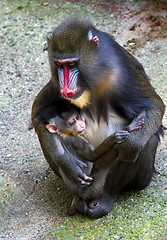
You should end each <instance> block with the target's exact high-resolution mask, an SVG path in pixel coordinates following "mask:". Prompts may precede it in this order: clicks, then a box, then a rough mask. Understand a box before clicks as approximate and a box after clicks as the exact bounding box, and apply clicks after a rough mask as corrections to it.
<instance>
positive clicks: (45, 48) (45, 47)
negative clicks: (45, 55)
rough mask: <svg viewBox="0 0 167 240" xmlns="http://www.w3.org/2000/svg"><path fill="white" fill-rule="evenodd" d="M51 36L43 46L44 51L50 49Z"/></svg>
mask: <svg viewBox="0 0 167 240" xmlns="http://www.w3.org/2000/svg"><path fill="white" fill-rule="evenodd" d="M49 41H50V38H49V37H47V43H46V44H45V45H44V46H43V51H46V50H48V44H49Z"/></svg>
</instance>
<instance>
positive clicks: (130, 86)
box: [32, 16, 165, 218]
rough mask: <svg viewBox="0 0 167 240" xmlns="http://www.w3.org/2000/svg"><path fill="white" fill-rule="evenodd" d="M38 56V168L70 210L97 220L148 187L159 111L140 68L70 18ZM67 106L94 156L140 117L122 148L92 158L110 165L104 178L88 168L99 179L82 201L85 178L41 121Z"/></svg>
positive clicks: (110, 40) (113, 45)
mask: <svg viewBox="0 0 167 240" xmlns="http://www.w3.org/2000/svg"><path fill="white" fill-rule="evenodd" d="M45 50H48V55H49V62H50V69H51V80H50V81H49V82H48V83H47V84H46V86H45V87H44V88H43V89H42V90H41V91H40V93H39V94H38V96H37V97H36V99H35V101H34V104H33V107H32V122H33V125H34V128H35V131H36V133H37V134H38V138H39V141H40V143H41V147H42V150H43V153H44V155H45V158H46V160H47V161H48V163H49V164H50V166H51V168H52V169H53V171H54V172H55V173H56V174H57V175H59V176H60V177H62V178H63V180H64V182H65V183H66V185H67V186H68V187H69V185H70V187H69V188H70V190H71V191H72V193H73V194H74V200H73V204H72V206H73V209H74V210H75V211H79V212H81V213H83V214H88V215H89V216H90V217H92V218H99V217H102V216H104V215H106V214H108V213H109V212H110V210H111V208H112V204H113V202H114V200H115V199H116V197H117V196H118V195H119V193H120V192H121V191H122V190H123V189H125V188H131V189H143V188H145V187H146V186H147V185H148V184H149V183H150V181H151V178H152V175H153V172H154V160H155V153H156V149H157V146H158V142H159V137H160V135H163V127H162V118H163V115H164V110H165V106H164V104H163V102H162V100H161V98H160V97H159V96H158V95H157V93H156V92H155V90H154V88H153V87H152V86H151V84H150V82H149V79H148V77H147V75H146V73H145V71H144V69H143V67H142V65H141V64H140V63H139V62H138V61H137V60H136V59H135V58H134V57H133V56H131V55H130V54H129V53H128V52H127V51H126V50H125V49H123V48H122V47H121V46H120V45H118V43H116V42H115V41H114V39H113V38H112V37H111V36H110V35H108V34H107V33H104V32H101V31H99V30H97V29H96V28H94V27H93V26H92V24H91V23H90V22H89V21H88V20H85V19H83V18H81V17H77V16H70V17H69V18H68V19H67V20H65V21H64V22H62V23H61V24H60V25H59V26H58V27H57V28H56V29H55V30H54V31H53V33H52V34H51V36H50V37H49V38H48V45H47V46H45ZM69 105H75V106H77V108H78V109H82V113H84V115H85V118H86V124H87V133H88V138H89V143H90V144H91V145H93V147H94V148H96V147H98V146H99V145H100V144H101V143H102V142H103V141H104V140H105V139H106V138H107V137H108V136H110V135H112V134H113V133H115V132H116V131H123V130H126V129H125V128H126V125H128V124H129V123H131V121H132V120H133V119H134V118H136V117H137V116H138V115H139V114H140V113H141V112H142V111H144V112H145V117H144V120H145V121H144V124H143V125H142V128H141V129H139V130H138V131H132V132H131V133H130V134H129V135H128V137H127V138H126V140H125V141H123V142H122V143H116V144H115V145H114V146H113V143H112V141H111V148H110V147H109V146H107V147H106V149H109V150H107V151H106V152H105V153H104V151H103V149H102V151H101V152H102V153H103V154H102V155H103V156H101V155H99V156H100V157H99V158H100V159H101V160H103V159H104V160H105V159H109V158H111V161H112V164H110V165H109V166H108V170H107V171H108V174H106V165H105V167H104V168H105V170H104V169H103V165H102V164H101V166H100V167H97V166H96V163H94V165H93V169H92V172H94V171H96V172H97V171H99V174H98V176H101V177H99V179H94V180H93V181H92V184H93V186H95V187H94V188H93V189H92V191H93V194H92V192H91V195H90V196H89V194H88V195H86V197H85V195H84V194H83V195H82V189H83V192H84V191H85V189H87V188H89V187H90V186H91V185H92V184H91V185H90V186H88V184H90V177H91V174H90V176H87V175H86V173H85V170H84V169H85V167H86V166H85V163H83V162H82V161H81V160H80V159H79V158H77V157H76V155H75V152H74V151H69V150H68V149H67V148H66V146H65V142H63V139H62V138H61V136H59V135H57V134H51V133H50V132H49V131H48V130H47V129H46V127H45V122H44V118H43V116H44V114H45V111H47V109H48V108H52V107H53V108H54V109H56V112H54V115H56V114H57V115H59V113H60V112H62V111H65V110H63V109H65V108H66V107H67V106H69ZM107 144H109V142H108V141H107ZM102 146H103V148H104V147H105V144H102ZM111 153H112V154H111ZM113 153H114V154H113ZM107 161H108V160H107ZM97 162H98V161H97ZM104 174H106V175H105V176H106V177H105V181H103V183H102V189H103V191H102V192H101V193H100V194H96V191H97V193H98V190H97V189H96V181H98V184H99V182H100V179H104V177H103V176H104ZM83 182H85V187H83ZM81 183H82V184H81ZM87 183H88V184H87ZM73 185H74V186H75V188H74V189H73V188H72V186H73ZM76 186H77V187H76ZM88 192H89V191H88ZM92 195H93V196H94V197H93V198H92V197H91V196H92Z"/></svg>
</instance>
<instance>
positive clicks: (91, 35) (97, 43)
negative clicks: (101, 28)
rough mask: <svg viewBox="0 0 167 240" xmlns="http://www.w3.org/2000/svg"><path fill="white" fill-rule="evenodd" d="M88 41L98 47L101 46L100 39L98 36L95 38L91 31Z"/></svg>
mask: <svg viewBox="0 0 167 240" xmlns="http://www.w3.org/2000/svg"><path fill="white" fill-rule="evenodd" d="M88 40H89V41H91V42H94V43H95V44H96V46H97V47H98V46H99V39H98V37H97V36H95V37H93V33H92V31H91V30H90V31H89V32H88Z"/></svg>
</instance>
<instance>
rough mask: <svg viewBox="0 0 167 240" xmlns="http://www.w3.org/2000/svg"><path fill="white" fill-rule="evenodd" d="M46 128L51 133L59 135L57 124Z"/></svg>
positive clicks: (48, 125)
mask: <svg viewBox="0 0 167 240" xmlns="http://www.w3.org/2000/svg"><path fill="white" fill-rule="evenodd" d="M46 128H47V129H48V131H49V132H50V133H58V128H57V127H56V124H55V123H52V124H47V125H46Z"/></svg>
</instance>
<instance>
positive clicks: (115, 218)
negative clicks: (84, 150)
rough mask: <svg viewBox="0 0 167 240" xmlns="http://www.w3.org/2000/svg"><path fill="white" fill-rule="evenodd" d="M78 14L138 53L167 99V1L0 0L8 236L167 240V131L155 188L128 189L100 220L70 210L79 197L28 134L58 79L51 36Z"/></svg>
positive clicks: (0, 126)
mask: <svg viewBox="0 0 167 240" xmlns="http://www.w3.org/2000/svg"><path fill="white" fill-rule="evenodd" d="M72 12H74V13H77V14H80V15H85V16H86V17H88V18H90V19H91V21H92V22H93V24H94V25H96V26H97V27H98V28H99V29H101V30H104V31H107V32H109V33H111V34H112V35H113V36H114V37H115V39H116V40H117V41H118V42H119V43H120V44H121V45H122V46H124V47H125V48H126V49H128V50H129V51H130V52H131V53H132V54H133V55H134V56H135V57H137V59H138V60H139V61H140V62H141V63H142V64H143V66H144V67H145V69H146V72H147V73H148V75H149V76H150V77H151V79H152V84H153V86H154V87H155V88H156V91H157V92H158V94H159V95H160V96H161V97H162V99H163V101H164V102H165V104H167V1H145V0H143V1H142V0H141V1H140V0H138V1H137V0H125V1H123V0H122V1H121V0H119V1H107V0H106V1H104V0H103V1H93V0H92V1H87V0H86V1H84V0H78V1H73V0H71V1H66V0H62V1H60V0H57V1H56V0H48V1H47V0H46V1H44V0H40V1H31V0H23V1H19V0H18V1H17V0H16V1H12V0H4V1H3V0H2V1H0V16H1V20H0V27H1V36H0V43H1V45H0V53H1V54H0V75H1V80H0V86H1V88H0V90H1V91H0V110H1V111H0V134H1V143H0V153H1V154H0V157H1V159H0V211H1V215H0V223H1V226H0V239H5V240H8V239H128V240H129V239H143V240H146V239H158V240H159V239H166V235H167V206H166V204H167V161H166V160H167V136H165V137H164V139H162V141H161V145H160V146H159V148H158V151H157V155H156V174H155V176H154V178H153V181H152V183H151V185H150V186H149V187H148V188H147V189H145V190H143V191H140V192H131V193H125V194H123V195H122V196H121V197H120V198H119V199H118V200H117V201H116V203H115V204H114V206H113V209H112V211H111V213H110V214H109V215H108V216H106V217H103V218H102V219H98V220H96V221H94V220H91V219H88V218H87V217H84V216H80V215H74V216H70V215H69V210H70V204H71V200H72V196H71V194H70V193H69V192H68V191H67V189H66V188H65V186H64V184H63V183H62V181H61V180H60V179H58V177H56V176H55V175H54V174H53V173H52V171H51V170H50V168H49V166H48V164H47V162H46V161H45V159H44V157H43V154H42V151H41V148H40V145H39V142H38V139H37V136H36V134H35V132H34V130H32V131H28V123H29V120H30V115H31V106H32V103H33V100H34V98H35V96H36V95H37V93H38V92H39V91H40V89H41V88H42V87H43V86H44V85H45V84H46V83H47V82H48V80H49V78H50V73H49V66H48V59H47V53H45V52H43V51H42V48H43V46H44V44H45V43H46V36H47V35H48V34H49V33H50V32H51V31H52V30H53V27H55V26H57V25H58V24H59V23H60V22H61V21H62V20H63V19H64V18H65V17H67V16H68V15H69V14H70V13H72ZM163 124H164V125H166V126H167V114H165V116H164V119H163Z"/></svg>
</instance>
